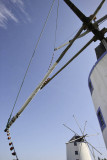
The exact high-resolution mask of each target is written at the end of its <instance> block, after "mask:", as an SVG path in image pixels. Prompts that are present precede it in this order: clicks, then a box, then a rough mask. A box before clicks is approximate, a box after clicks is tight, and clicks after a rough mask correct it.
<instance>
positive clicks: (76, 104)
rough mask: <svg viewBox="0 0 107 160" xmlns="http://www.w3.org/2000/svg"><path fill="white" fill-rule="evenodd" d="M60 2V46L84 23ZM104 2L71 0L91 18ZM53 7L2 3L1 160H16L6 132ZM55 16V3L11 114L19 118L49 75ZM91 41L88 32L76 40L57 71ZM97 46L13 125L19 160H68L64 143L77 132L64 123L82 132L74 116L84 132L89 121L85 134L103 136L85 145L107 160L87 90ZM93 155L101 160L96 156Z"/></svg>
mask: <svg viewBox="0 0 107 160" xmlns="http://www.w3.org/2000/svg"><path fill="white" fill-rule="evenodd" d="M59 2H60V5H59V16H58V28H57V35H56V44H55V46H56V47H57V46H59V45H61V44H63V43H64V42H66V41H68V40H69V39H72V38H73V34H75V33H76V31H77V30H78V29H79V28H80V27H81V24H82V23H81V21H80V20H79V19H78V18H77V17H76V16H75V15H74V13H73V12H72V11H71V10H70V9H69V7H68V6H67V5H66V4H65V3H64V1H62V0H60V1H59ZM100 2H101V1H100V0H96V1H94V2H93V0H90V1H88V0H85V1H84V0H80V1H75V0H73V3H75V4H76V5H77V6H78V7H79V8H80V10H81V11H83V12H84V14H86V16H89V15H91V14H92V13H93V12H94V11H95V9H96V7H97V6H98V5H99V4H100ZM51 3H52V1H49V0H45V1H44V0H41V1H35V0H31V1H30V0H8V1H5V0H1V1H0V44H1V45H0V74H1V78H0V88H1V90H0V91H1V92H0V107H1V112H0V128H1V129H0V136H1V142H0V144H1V145H0V159H1V160H5V159H7V160H9V159H12V156H11V152H10V151H9V146H8V140H7V137H6V134H5V133H4V129H5V125H6V123H7V120H8V118H9V115H10V113H11V110H12V107H13V104H14V101H15V98H16V95H17V93H18V90H19V87H20V84H21V82H22V78H23V76H24V73H25V71H26V68H27V65H28V63H29V59H30V57H31V55H32V53H33V51H34V48H35V45H36V43H37V40H38V37H39V35H40V32H41V30H42V27H43V24H44V22H45V19H46V17H47V14H48V12H49V9H50V6H51ZM106 9H107V2H105V3H104V5H103V7H102V9H101V10H100V12H99V13H98V15H97V19H99V18H101V17H102V16H104V15H105V14H106ZM56 11H57V1H55V4H54V6H53V10H52V13H51V15H50V17H49V20H48V22H47V25H46V28H45V31H44V34H43V36H42V38H41V40H40V43H39V45H38V47H37V50H36V53H35V56H34V58H33V61H32V64H31V66H30V68H29V71H28V74H27V77H26V80H25V83H24V85H23V88H22V91H21V94H20V96H19V99H18V101H17V104H16V107H15V110H14V113H13V115H14V114H16V113H17V111H18V110H19V109H20V107H21V106H22V105H23V103H24V102H25V100H26V99H27V98H28V96H29V95H30V94H31V93H32V91H33V90H34V89H35V88H36V86H37V85H38V84H39V82H40V81H41V80H42V78H43V77H44V75H45V74H46V72H47V70H48V66H49V63H50V60H51V57H52V54H53V49H54V39H55V25H56V24H55V21H56V13H57V12H56ZM104 26H105V27H106V26H107V22H104V23H103V24H101V26H100V29H101V28H103V27H104ZM92 36H93V35H92V34H91V33H89V34H88V35H86V36H85V37H84V38H82V39H78V40H77V41H76V42H75V43H74V45H73V46H72V47H71V48H70V50H69V51H68V52H67V54H66V55H65V57H64V58H63V59H62V60H61V62H60V63H59V64H58V66H57V68H56V69H55V71H57V70H58V69H59V68H60V67H61V66H62V65H64V64H65V63H66V61H67V60H69V59H70V58H71V57H72V56H73V55H74V54H75V53H76V52H77V51H79V49H80V48H81V47H82V46H83V45H84V44H85V43H86V42H88V41H89V40H90V39H91V37H92ZM98 44H99V41H97V42H95V43H92V44H91V45H90V46H89V47H88V48H87V49H86V50H85V51H84V52H83V53H81V55H80V56H79V57H78V58H77V59H76V60H75V61H73V62H72V63H71V64H70V65H69V66H68V67H67V68H66V69H65V70H63V71H62V72H61V73H60V74H59V75H58V76H57V77H56V78H55V79H54V80H52V81H51V82H50V83H49V84H48V85H47V86H46V87H45V88H44V89H43V90H41V91H40V92H39V93H38V94H37V95H36V97H35V98H34V99H33V100H32V101H31V103H30V104H29V105H28V107H27V108H26V110H25V111H24V112H23V113H22V115H21V116H20V118H19V119H18V120H17V121H16V122H15V123H14V124H13V126H12V127H11V130H10V131H11V135H12V139H13V141H14V145H15V148H16V152H17V154H18V157H19V159H23V160H25V159H26V160H29V159H32V160H35V159H38V160H44V159H47V160H49V159H51V160H54V159H56V160H59V159H62V160H66V145H65V143H66V142H67V141H68V140H69V139H70V138H71V137H72V136H73V133H72V132H70V131H69V130H67V129H66V128H65V127H64V126H63V125H62V124H63V123H65V124H67V125H68V126H69V127H71V128H72V129H73V130H74V131H76V132H77V133H80V131H79V129H78V127H77V125H76V123H75V121H74V119H73V117H72V115H73V114H74V115H75V116H76V117H77V119H78V121H79V123H80V125H81V127H82V128H83V127H84V123H85V121H86V120H87V127H86V133H87V134H95V133H97V132H98V133H100V134H99V136H96V137H90V138H87V140H88V141H89V142H91V143H92V144H93V145H94V146H95V147H97V149H99V150H100V151H101V152H102V153H103V154H104V155H103V157H104V156H105V157H106V158H107V152H106V149H105V148H104V147H105V145H104V141H103V138H102V134H101V131H100V127H99V124H98V120H97V117H96V114H95V110H94V106H93V102H92V99H91V95H90V91H89V88H88V76H89V73H90V70H91V68H92V66H93V65H94V63H95V62H96V56H95V52H94V48H95V47H96V46H97V45H98ZM62 51H63V49H60V50H59V51H57V52H55V57H54V62H55V60H56V59H57V57H58V56H59V55H60V54H61V52H62ZM55 71H54V73H55ZM52 75H53V73H52ZM95 154H96V156H99V155H98V154H97V153H96V152H95Z"/></svg>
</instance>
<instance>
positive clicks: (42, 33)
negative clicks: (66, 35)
mask: <svg viewBox="0 0 107 160" xmlns="http://www.w3.org/2000/svg"><path fill="white" fill-rule="evenodd" d="M54 2H55V0H53V2H52V5H51V7H50V10H49V13H48V15H47V18H46V20H45V23H44V25H43V28H42V31H41V33H40V36H39V38H38V41H37V43H36V46H35V49H34V51H33V54H32V56H31V59H30V61H29V64H28V67H27V70H26V72H25V74H24V77H23V80H22V83H21V86H20V88H19V91H18V94H17V96H16V99H15V102H14V105H13V108H12V112H11V114H10V117H9V119H8V122H7V124H8V123H9V122H10V120H11V117H12V113H13V111H14V108H15V106H16V102H17V100H18V97H19V94H20V92H21V89H22V86H23V83H24V81H25V78H26V75H27V72H28V70H29V67H30V65H31V62H32V59H33V57H34V55H35V53H36V49H37V46H38V44H39V41H40V39H41V37H42V34H43V32H44V29H45V26H46V23H47V21H48V18H49V16H50V13H51V11H52V8H53V5H54Z"/></svg>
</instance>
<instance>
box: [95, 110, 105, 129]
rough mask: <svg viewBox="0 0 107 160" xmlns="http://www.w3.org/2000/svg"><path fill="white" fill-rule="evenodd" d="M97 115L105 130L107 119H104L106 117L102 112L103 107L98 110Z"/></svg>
mask: <svg viewBox="0 0 107 160" xmlns="http://www.w3.org/2000/svg"><path fill="white" fill-rule="evenodd" d="M97 117H98V120H99V123H100V127H101V130H102V131H103V130H104V128H106V124H105V121H104V118H103V114H102V112H101V108H100V107H99V108H98V110H97Z"/></svg>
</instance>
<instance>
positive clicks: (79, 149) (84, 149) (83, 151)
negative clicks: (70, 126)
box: [66, 136, 91, 160]
mask: <svg viewBox="0 0 107 160" xmlns="http://www.w3.org/2000/svg"><path fill="white" fill-rule="evenodd" d="M79 137H80V136H74V137H73V138H72V139H70V141H73V142H70V141H69V142H68V143H66V153H67V160H91V156H90V152H89V148H88V145H87V143H85V142H84V139H83V138H80V139H78V140H76V141H74V139H77V138H79Z"/></svg>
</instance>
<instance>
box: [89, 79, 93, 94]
mask: <svg viewBox="0 0 107 160" xmlns="http://www.w3.org/2000/svg"><path fill="white" fill-rule="evenodd" d="M89 89H90V92H91V94H92V93H93V89H94V88H93V85H92V82H91V80H89Z"/></svg>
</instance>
